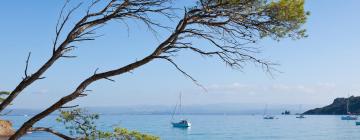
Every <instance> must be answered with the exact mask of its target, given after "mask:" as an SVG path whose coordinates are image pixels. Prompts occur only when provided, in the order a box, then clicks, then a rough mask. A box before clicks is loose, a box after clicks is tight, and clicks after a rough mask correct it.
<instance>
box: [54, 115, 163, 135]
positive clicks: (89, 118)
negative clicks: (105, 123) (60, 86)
mask: <svg viewBox="0 0 360 140" xmlns="http://www.w3.org/2000/svg"><path fill="white" fill-rule="evenodd" d="M97 119H99V115H98V114H91V113H89V112H87V111H86V110H84V109H80V108H77V109H72V110H68V111H65V110H60V115H59V117H58V118H57V119H56V120H57V121H58V122H61V123H63V124H64V125H65V128H66V129H68V130H69V132H70V134H71V135H76V136H80V137H83V138H84V139H86V140H96V139H109V140H110V139H111V140H114V139H115V140H159V139H160V138H159V137H156V136H152V135H148V134H142V133H140V132H137V131H130V130H127V129H125V128H119V127H116V128H114V130H113V131H112V132H108V131H101V130H98V129H97V127H96V124H95V121H96V120H97Z"/></svg>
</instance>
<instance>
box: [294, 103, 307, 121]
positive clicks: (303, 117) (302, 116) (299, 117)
mask: <svg viewBox="0 0 360 140" xmlns="http://www.w3.org/2000/svg"><path fill="white" fill-rule="evenodd" d="M301 107H302V106H301V105H299V115H298V116H296V118H298V119H305V116H304V114H302V113H300V112H301Z"/></svg>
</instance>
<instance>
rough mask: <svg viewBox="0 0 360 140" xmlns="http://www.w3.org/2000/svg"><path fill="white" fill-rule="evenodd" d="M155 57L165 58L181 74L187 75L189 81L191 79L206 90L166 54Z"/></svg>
mask: <svg viewBox="0 0 360 140" xmlns="http://www.w3.org/2000/svg"><path fill="white" fill-rule="evenodd" d="M157 58H160V59H164V60H167V61H168V62H170V63H171V64H172V65H173V66H174V67H175V68H176V69H177V70H178V71H180V72H181V73H182V74H184V75H185V76H186V77H188V78H189V79H191V81H193V82H194V83H195V84H196V85H197V86H199V87H201V88H202V89H203V90H204V91H205V92H207V89H206V88H205V87H204V86H203V85H201V84H200V83H199V82H198V81H197V80H196V79H195V78H194V77H192V76H191V75H190V74H188V73H186V72H185V71H184V70H183V69H181V68H180V67H179V66H178V65H177V64H176V63H175V62H174V61H173V60H172V59H170V58H169V57H167V56H159V57H157Z"/></svg>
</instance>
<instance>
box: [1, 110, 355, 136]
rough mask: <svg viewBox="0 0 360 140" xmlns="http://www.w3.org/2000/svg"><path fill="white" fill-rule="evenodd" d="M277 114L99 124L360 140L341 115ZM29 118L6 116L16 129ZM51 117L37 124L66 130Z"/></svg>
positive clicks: (137, 118) (116, 118)
mask: <svg viewBox="0 0 360 140" xmlns="http://www.w3.org/2000/svg"><path fill="white" fill-rule="evenodd" d="M306 117H307V118H305V119H296V118H295V116H292V115H291V116H278V118H279V119H276V120H263V119H262V116H246V115H188V116H186V118H188V119H189V120H191V122H192V125H193V126H192V127H191V128H189V129H178V128H172V127H171V126H170V116H168V115H102V116H101V117H100V120H99V126H101V128H102V129H109V128H112V127H113V126H119V125H120V126H121V127H125V128H128V129H131V130H138V131H141V132H145V133H151V134H154V135H157V136H160V137H161V139H164V140H219V139H221V140H222V139H223V140H290V139H291V140H339V139H342V140H347V139H349V140H350V139H353V140H355V139H356V140H360V126H356V125H355V121H342V120H340V116H306ZM27 118H28V117H24V116H7V117H6V119H11V120H13V122H14V127H15V128H18V127H19V126H20V125H21V123H22V122H23V121H25V120H26V119H27ZM55 118H56V116H50V117H48V118H46V119H45V120H43V121H41V122H39V123H38V126H47V127H52V128H54V129H56V130H58V131H60V132H64V133H66V130H64V129H63V127H62V125H61V124H59V123H56V122H55ZM23 139H24V140H38V139H39V140H42V139H44V140H45V139H57V138H56V137H53V136H51V135H48V134H47V133H40V132H37V133H32V134H28V135H27V136H25V137H23Z"/></svg>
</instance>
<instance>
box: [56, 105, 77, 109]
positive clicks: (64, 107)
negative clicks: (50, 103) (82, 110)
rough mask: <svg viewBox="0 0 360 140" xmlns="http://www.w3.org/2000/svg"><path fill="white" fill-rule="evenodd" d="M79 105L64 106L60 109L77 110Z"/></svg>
mask: <svg viewBox="0 0 360 140" xmlns="http://www.w3.org/2000/svg"><path fill="white" fill-rule="evenodd" d="M78 106H79V105H73V106H62V107H60V109H64V108H75V107H78Z"/></svg>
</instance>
